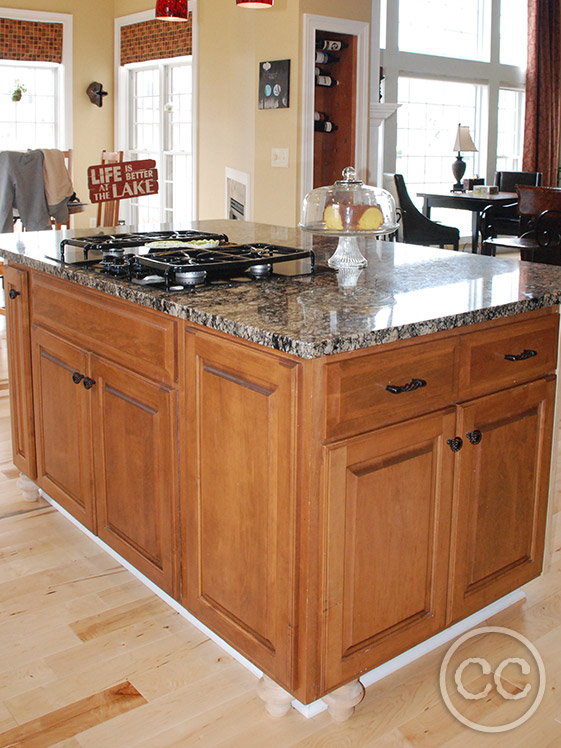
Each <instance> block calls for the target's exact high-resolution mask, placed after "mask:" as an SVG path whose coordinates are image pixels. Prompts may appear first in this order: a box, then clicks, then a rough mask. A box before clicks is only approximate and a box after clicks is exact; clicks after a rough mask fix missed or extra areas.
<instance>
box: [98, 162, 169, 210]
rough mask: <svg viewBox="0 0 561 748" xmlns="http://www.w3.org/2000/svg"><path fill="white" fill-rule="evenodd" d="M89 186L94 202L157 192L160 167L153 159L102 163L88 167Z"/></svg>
mask: <svg viewBox="0 0 561 748" xmlns="http://www.w3.org/2000/svg"><path fill="white" fill-rule="evenodd" d="M88 189H89V191H90V200H91V202H92V203H105V202H108V201H110V200H124V199H125V198H127V197H138V196H141V195H155V194H156V193H157V192H158V170H157V169H156V162H155V161H154V160H153V159H145V160H143V161H122V162H121V163H115V164H99V165H96V166H90V167H89V168H88Z"/></svg>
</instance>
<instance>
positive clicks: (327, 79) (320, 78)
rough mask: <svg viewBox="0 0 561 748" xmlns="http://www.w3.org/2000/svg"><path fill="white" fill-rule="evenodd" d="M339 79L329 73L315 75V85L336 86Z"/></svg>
mask: <svg viewBox="0 0 561 748" xmlns="http://www.w3.org/2000/svg"><path fill="white" fill-rule="evenodd" d="M338 85H339V81H338V80H335V78H333V77H332V76H331V75H316V86H338Z"/></svg>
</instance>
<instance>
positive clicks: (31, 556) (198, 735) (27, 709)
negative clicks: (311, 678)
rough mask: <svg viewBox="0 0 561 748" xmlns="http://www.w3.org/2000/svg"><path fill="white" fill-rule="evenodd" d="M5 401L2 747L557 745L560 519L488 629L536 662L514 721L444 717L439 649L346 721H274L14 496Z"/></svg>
mask: <svg viewBox="0 0 561 748" xmlns="http://www.w3.org/2000/svg"><path fill="white" fill-rule="evenodd" d="M2 340H3V338H2V337H0V380H1V379H2V373H3V370H4V371H5V346H4V344H3V342H2ZM6 394H7V391H6V389H5V388H4V389H2V388H1V387H0V559H1V565H0V748H2V747H8V746H25V747H26V748H30V747H33V748H44V747H46V746H55V745H56V746H58V748H117V747H118V748H187V747H188V746H194V745H197V746H205V747H206V746H209V747H214V746H216V747H218V746H221V747H223V748H230V747H232V746H234V747H237V746H239V747H240V748H263V747H264V746H272V747H273V746H274V748H289V747H293V748H339V747H341V748H348V747H350V746H351V747H354V746H361V747H362V746H368V747H369V748H370V747H371V746H372V747H373V748H406V747H407V748H410V747H411V746H414V747H415V748H436V747H437V746H438V747H442V746H445V747H446V748H463V747H464V746H466V745H469V746H470V747H471V746H488V745H490V744H492V745H493V747H495V746H509V748H517V747H518V746H520V748H521V747H522V746H529V745H531V746H533V748H545V747H546V746H551V747H552V748H553V747H554V746H561V702H560V701H559V697H558V693H559V689H560V688H561V513H558V514H557V515H555V521H554V523H553V529H552V532H553V539H554V542H553V544H552V545H551V546H550V547H551V548H552V552H551V554H550V564H549V568H548V571H547V573H546V574H545V575H543V576H542V577H540V578H539V579H537V580H534V581H533V582H531V583H530V584H528V585H527V586H526V588H525V591H526V594H527V600H526V601H525V602H524V603H521V604H519V605H517V606H514V607H513V608H510V609H508V610H506V611H503V612H502V613H500V614H499V615H497V616H495V617H494V618H493V619H491V620H490V621H488V622H487V623H488V624H491V625H494V626H505V627H508V628H511V629H514V630H515V631H518V632H520V633H522V634H524V636H526V637H528V638H529V639H530V641H531V642H533V644H534V645H535V646H536V647H537V649H538V651H539V652H540V654H541V656H542V657H543V660H544V662H545V669H546V675H547V684H546V690H545V696H544V699H543V702H542V704H541V706H540V707H539V709H538V710H537V712H536V714H535V715H534V716H533V717H531V718H530V719H529V720H528V721H527V722H526V723H525V724H523V725H521V726H520V727H517V728H515V729H514V730H512V731H510V732H505V733H499V734H496V735H489V734H485V733H479V732H475V731H473V730H471V729H470V728H468V727H465V726H464V725H462V724H461V723H460V722H458V721H457V720H456V719H455V718H454V717H453V716H452V715H451V714H450V713H449V712H448V710H447V708H446V706H445V704H444V703H443V699H442V697H441V694H440V690H439V687H438V676H439V670H440V665H441V662H442V659H443V657H444V654H445V653H446V651H447V649H448V648H449V646H450V645H449V644H447V645H444V646H443V647H441V648H440V649H438V650H435V651H434V652H432V653H430V654H428V655H426V656H425V657H423V658H422V659H420V660H417V661H416V662H415V663H413V664H411V665H409V666H407V667H405V668H404V669H402V670H400V671H399V672H397V673H394V674H392V675H390V676H388V677H387V678H385V679H384V680H383V681H380V682H378V683H377V684H375V685H373V686H371V687H369V688H368V689H367V692H366V698H365V699H364V701H363V702H362V703H361V704H360V705H359V706H358V707H357V709H356V712H355V715H354V717H352V718H351V720H350V721H348V722H346V723H344V724H336V723H334V722H332V720H331V718H330V717H329V716H328V714H327V713H326V712H324V713H322V714H320V715H318V716H317V717H314V718H312V719H309V720H306V719H305V718H304V717H303V716H302V715H300V714H299V713H297V712H296V711H294V710H291V711H290V712H289V714H288V715H287V716H286V717H283V718H282V719H279V720H274V719H272V718H271V717H269V716H268V714H267V713H266V711H265V709H264V707H263V704H262V702H261V701H260V700H259V699H258V697H257V695H256V683H257V681H256V679H255V678H254V676H252V675H251V674H250V673H248V672H247V671H246V670H245V669H244V668H243V667H242V666H241V665H239V664H238V663H237V662H236V661H234V660H233V659H232V658H231V657H230V656H229V655H228V654H225V653H224V652H223V651H222V650H221V649H220V648H219V647H218V646H217V645H215V644H214V643H213V642H212V641H210V640H209V639H208V638H207V637H206V636H205V635H203V634H202V633H201V632H199V631H198V630H197V629H195V628H194V627H192V626H191V625H190V624H189V623H188V622H187V621H185V620H184V619H183V618H182V617H181V616H179V615H178V614H177V613H176V612H175V611H174V610H172V609H171V608H169V607H168V606H167V605H166V604H165V603H164V602H162V601H161V600H160V599H159V598H158V597H156V596H155V595H154V594H152V593H151V592H150V591H149V590H148V589H147V588H146V587H144V586H143V585H142V584H141V583H140V582H139V581H138V580H137V579H136V578H135V577H134V576H132V575H131V574H130V573H129V572H128V571H126V570H125V569H124V568H123V567H121V566H120V565H119V564H117V563H116V562H115V561H114V560H113V559H112V558H111V557H110V556H108V555H107V554H106V553H104V552H103V551H102V550H101V549H100V548H99V547H98V546H97V545H96V544H94V543H93V542H92V541H91V540H89V539H88V538H86V537H85V536H84V535H83V534H82V533H81V532H80V531H79V530H78V529H77V528H76V527H74V526H73V525H72V524H70V523H69V522H68V521H67V520H66V519H65V518H64V517H63V516H62V515H61V514H59V513H58V512H57V511H56V510H54V509H53V508H52V507H51V506H50V505H49V504H48V503H46V502H44V501H43V500H41V501H40V502H39V503H38V504H34V503H28V502H25V501H23V499H22V497H21V494H20V492H19V490H18V488H17V487H16V481H17V478H18V472H17V471H16V469H15V468H14V467H13V465H12V462H11V446H10V427H9V403H8V398H7V397H6ZM559 488H561V484H559ZM558 494H559V491H558ZM559 506H560V502H559V495H558V498H557V507H558V508H559ZM480 644H481V649H480V650H479V649H478V652H480V651H481V652H483V653H485V652H489V651H490V650H491V649H492V648H493V642H492V641H491V639H490V638H489V639H487V640H486V639H483V641H482V642H480ZM480 656H485V654H481V655H480ZM471 684H472V686H473V685H475V684H476V679H475V678H474V679H473V680H472V681H471ZM511 685H512V684H511ZM468 687H469V685H468ZM512 688H513V689H515V688H516V685H512ZM473 690H477V689H475V688H474V689H473ZM518 690H520V689H518ZM500 709H504V703H503V704H502V705H501V704H500V703H499V700H498V699H497V695H496V692H494V695H492V693H490V694H489V696H488V697H487V698H485V699H482V700H480V701H473V702H471V706H470V718H471V719H472V720H474V721H477V719H478V717H479V716H483V715H485V714H488V713H489V712H493V711H495V710H500Z"/></svg>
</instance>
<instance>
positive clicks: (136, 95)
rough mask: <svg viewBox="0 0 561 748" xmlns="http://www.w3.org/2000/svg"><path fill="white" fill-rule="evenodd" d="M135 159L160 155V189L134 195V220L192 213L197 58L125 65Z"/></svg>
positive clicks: (187, 217)
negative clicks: (194, 71)
mask: <svg viewBox="0 0 561 748" xmlns="http://www.w3.org/2000/svg"><path fill="white" fill-rule="evenodd" d="M126 70H127V74H128V90H129V96H128V99H129V108H130V114H129V126H128V133H127V141H128V142H127V143H126V145H125V147H126V150H127V151H128V152H129V155H130V158H131V159H132V160H136V159H146V158H151V159H154V160H155V161H156V167H157V169H158V181H159V185H160V192H159V194H157V195H149V196H147V197H145V198H143V199H133V200H131V204H130V209H131V216H130V222H131V223H134V224H146V223H160V222H161V221H164V222H168V221H173V220H182V221H184V220H185V221H190V220H191V219H192V202H193V201H192V184H193V166H192V154H193V149H192V140H193V132H192V131H193V121H192V100H193V96H192V58H191V57H189V58H174V59H173V61H159V62H156V63H138V64H131V65H127V66H126Z"/></svg>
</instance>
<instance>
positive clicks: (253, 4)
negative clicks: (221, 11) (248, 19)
mask: <svg viewBox="0 0 561 748" xmlns="http://www.w3.org/2000/svg"><path fill="white" fill-rule="evenodd" d="M273 2H274V0H236V5H240V6H241V7H242V8H272V7H273Z"/></svg>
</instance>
